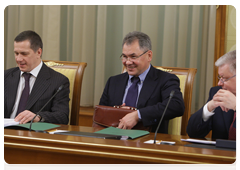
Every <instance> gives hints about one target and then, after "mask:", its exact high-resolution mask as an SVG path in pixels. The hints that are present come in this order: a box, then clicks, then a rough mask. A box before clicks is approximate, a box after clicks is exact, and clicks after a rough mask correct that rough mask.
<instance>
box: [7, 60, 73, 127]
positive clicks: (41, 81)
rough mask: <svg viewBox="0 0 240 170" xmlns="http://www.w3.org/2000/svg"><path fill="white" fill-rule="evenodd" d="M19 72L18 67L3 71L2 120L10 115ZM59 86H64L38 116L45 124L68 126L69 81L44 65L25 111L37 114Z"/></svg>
mask: <svg viewBox="0 0 240 170" xmlns="http://www.w3.org/2000/svg"><path fill="white" fill-rule="evenodd" d="M20 72H21V71H20V70H19V68H18V67H15V68H11V69H8V70H5V71H4V118H9V117H10V115H11V113H12V110H13V106H14V104H15V99H16V94H17V89H18V83H19V80H20ZM61 85H64V87H63V88H62V89H61V90H60V91H59V92H58V93H57V95H56V96H55V97H54V98H53V99H52V100H51V101H50V102H49V103H48V104H47V105H46V106H45V107H44V109H43V110H42V111H41V112H40V113H39V115H40V116H41V117H42V118H43V119H44V121H45V122H49V123H57V124H68V121H69V100H70V99H69V80H68V78H67V77H65V76H64V75H62V74H60V73H58V72H56V71H54V70H53V69H51V68H49V67H47V66H46V65H45V64H44V63H43V65H42V68H41V70H40V71H39V73H38V76H37V78H36V81H35V84H34V86H33V88H32V91H31V93H30V95H29V98H28V101H27V105H26V110H29V111H31V112H33V113H37V112H39V111H40V109H41V108H42V107H43V106H44V105H45V104H46V103H47V101H48V100H49V99H50V98H51V97H52V96H53V95H54V93H55V92H56V91H57V90H58V88H59V87H60V86H61Z"/></svg>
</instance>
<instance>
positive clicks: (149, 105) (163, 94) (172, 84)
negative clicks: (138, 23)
mask: <svg viewBox="0 0 240 170" xmlns="http://www.w3.org/2000/svg"><path fill="white" fill-rule="evenodd" d="M128 79H129V75H128V73H127V72H126V73H123V74H119V75H116V76H113V77H110V78H109V79H108V81H107V84H106V86H105V89H104V91H103V94H102V97H101V99H100V103H99V104H100V105H105V106H114V105H122V100H123V97H124V92H125V88H126V85H127V81H128ZM172 90H174V91H175V94H174V96H173V98H172V100H171V102H170V103H169V106H168V109H167V112H166V114H165V116H164V119H163V121H162V124H161V126H160V128H159V131H158V132H160V133H168V122H169V119H172V118H175V117H178V116H182V115H183V113H184V108H185V107H184V102H183V98H182V93H181V92H180V87H179V79H178V77H177V76H176V75H174V74H170V73H167V72H164V71H161V70H159V69H156V68H154V67H153V66H151V68H150V70H149V72H148V74H147V76H146V78H145V80H144V82H143V86H142V89H141V92H140V94H139V99H138V103H137V109H139V111H140V114H141V118H142V119H141V120H142V122H143V125H144V126H152V131H155V130H156V127H157V125H158V122H159V121H160V118H161V116H162V113H163V111H164V109H165V107H166V105H167V102H168V99H169V94H170V93H171V91H172Z"/></svg>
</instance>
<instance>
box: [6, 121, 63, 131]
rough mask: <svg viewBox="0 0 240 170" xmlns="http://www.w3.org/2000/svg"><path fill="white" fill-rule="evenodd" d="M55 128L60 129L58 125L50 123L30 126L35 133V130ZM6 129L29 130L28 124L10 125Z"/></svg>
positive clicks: (38, 123) (37, 123)
mask: <svg viewBox="0 0 240 170" xmlns="http://www.w3.org/2000/svg"><path fill="white" fill-rule="evenodd" d="M56 127H60V126H59V125H55V124H52V123H45V122H36V123H33V124H32V127H31V129H32V130H34V131H36V130H43V131H44V130H48V129H53V128H56ZM4 128H6V129H16V130H29V128H30V123H26V124H18V125H11V126H7V127H4Z"/></svg>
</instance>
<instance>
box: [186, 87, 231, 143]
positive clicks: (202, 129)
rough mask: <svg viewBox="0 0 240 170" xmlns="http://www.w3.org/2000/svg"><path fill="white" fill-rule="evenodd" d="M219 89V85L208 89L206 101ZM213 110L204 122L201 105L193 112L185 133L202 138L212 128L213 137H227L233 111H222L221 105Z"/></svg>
mask: <svg viewBox="0 0 240 170" xmlns="http://www.w3.org/2000/svg"><path fill="white" fill-rule="evenodd" d="M219 89H221V87H220V86H216V87H212V88H211V89H210V92H209V98H208V101H210V100H212V98H213V96H214V95H215V94H216V93H217V91H218V90H219ZM208 101H207V102H208ZM214 112H215V114H214V115H213V116H211V117H210V118H209V119H208V120H207V121H206V122H204V121H203V119H202V113H203V107H202V108H201V109H200V110H198V111H197V112H196V113H194V114H193V115H192V116H191V117H190V119H189V121H188V126H187V133H188V135H189V137H191V138H204V137H205V136H206V135H207V134H208V133H209V132H210V131H211V130H212V138H213V139H228V131H229V127H230V125H231V123H232V121H233V116H234V111H233V110H229V111H228V112H224V111H222V109H221V107H217V108H216V109H215V110H214Z"/></svg>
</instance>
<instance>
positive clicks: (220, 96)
mask: <svg viewBox="0 0 240 170" xmlns="http://www.w3.org/2000/svg"><path fill="white" fill-rule="evenodd" d="M218 106H220V107H221V109H222V110H223V111H225V112H227V111H228V110H229V109H233V110H236V96H235V95H234V94H233V93H231V92H230V91H228V90H223V89H220V90H219V91H218V92H217V93H216V94H215V95H214V96H213V99H212V100H211V101H210V102H209V104H208V110H209V111H212V110H214V109H215V108H216V107H218Z"/></svg>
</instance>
